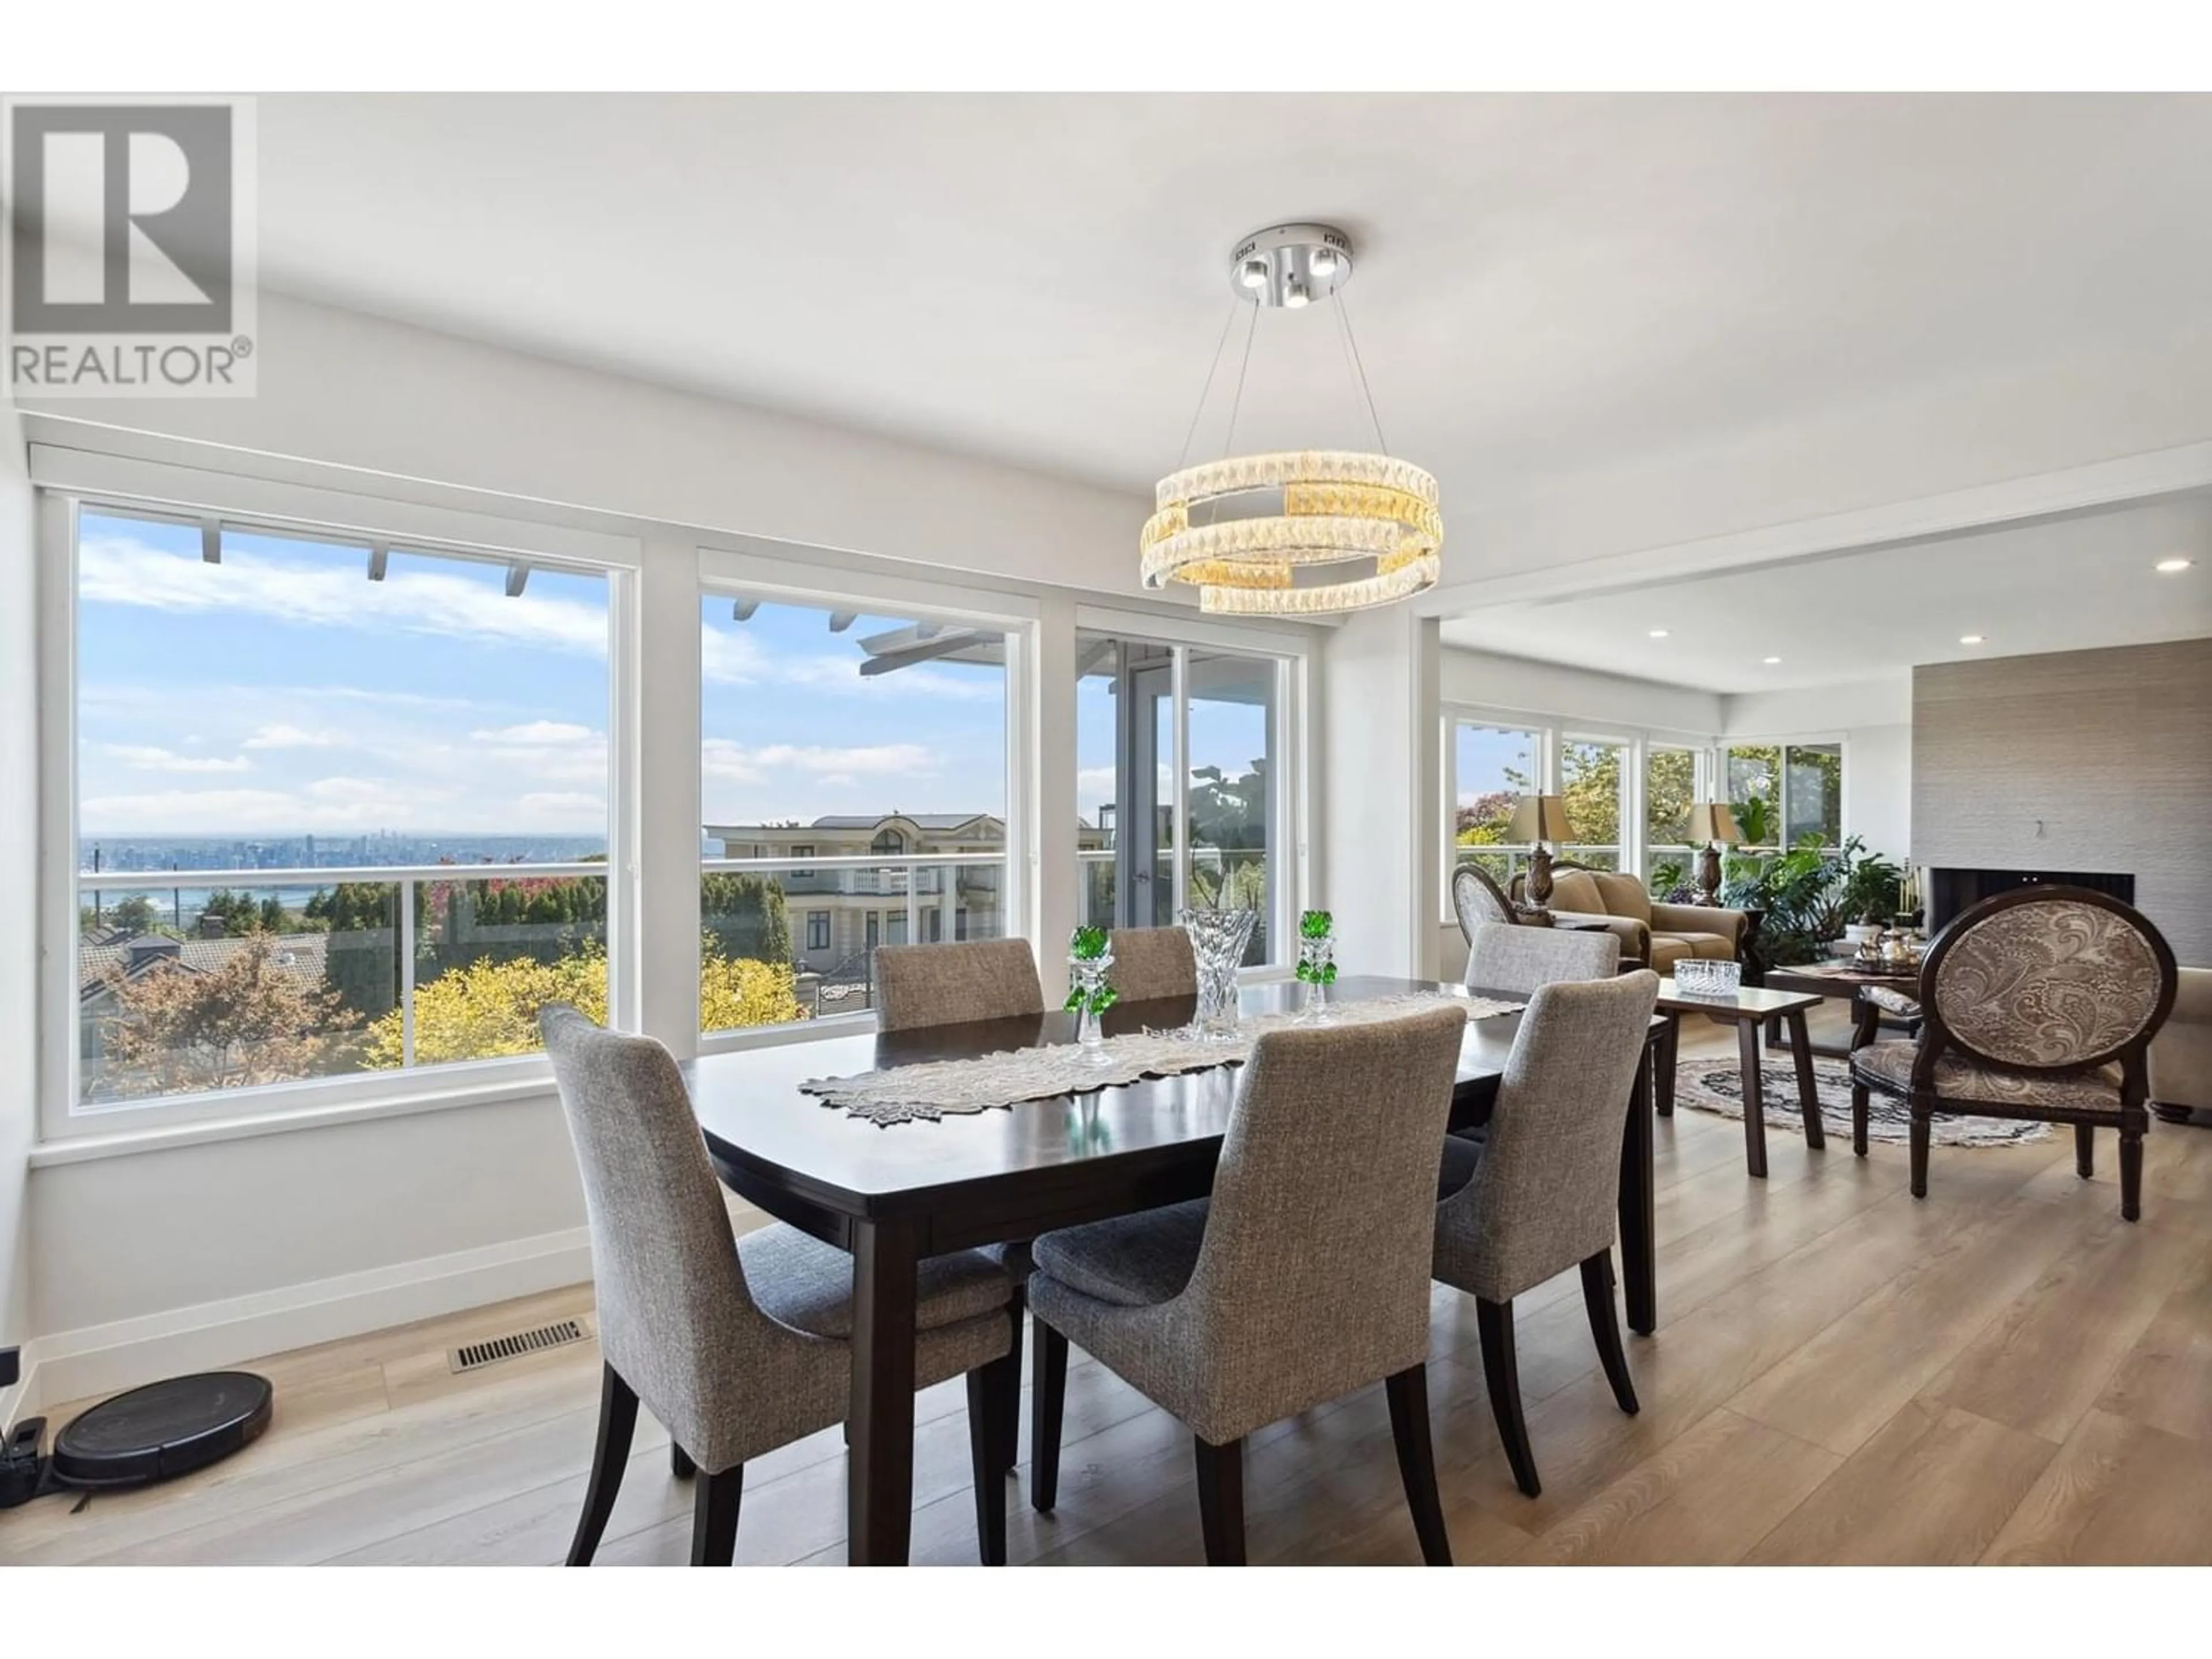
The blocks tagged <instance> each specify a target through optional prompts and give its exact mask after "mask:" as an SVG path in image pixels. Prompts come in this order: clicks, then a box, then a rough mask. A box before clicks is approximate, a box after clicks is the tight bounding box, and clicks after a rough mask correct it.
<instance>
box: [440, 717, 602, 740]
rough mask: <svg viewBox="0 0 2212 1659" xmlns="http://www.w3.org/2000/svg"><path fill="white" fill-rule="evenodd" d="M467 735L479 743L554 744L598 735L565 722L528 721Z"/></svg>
mask: <svg viewBox="0 0 2212 1659" xmlns="http://www.w3.org/2000/svg"><path fill="white" fill-rule="evenodd" d="M469 735H470V736H471V737H472V738H475V739H476V740H477V742H479V743H508V744H556V743H581V742H583V741H584V740H585V739H586V738H596V737H598V736H599V733H598V732H594V731H592V728H591V727H590V726H576V725H573V724H571V723H570V722H568V721H567V720H529V721H526V722H525V723H524V724H522V725H520V726H498V727H495V728H494V729H493V730H490V731H483V732H470V733H469Z"/></svg>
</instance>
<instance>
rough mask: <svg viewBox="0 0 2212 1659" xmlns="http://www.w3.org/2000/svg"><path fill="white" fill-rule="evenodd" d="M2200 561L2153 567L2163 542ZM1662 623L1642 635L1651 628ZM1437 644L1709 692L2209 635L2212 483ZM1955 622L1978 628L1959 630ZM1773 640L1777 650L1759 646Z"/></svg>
mask: <svg viewBox="0 0 2212 1659" xmlns="http://www.w3.org/2000/svg"><path fill="white" fill-rule="evenodd" d="M2166 558H2188V559H2193V560H2195V561H2196V563H2195V565H2194V566H2193V567H2192V568H2190V569H2188V570H2185V571H2182V572H2179V574H2172V575H2164V574H2160V573H2159V572H2157V571H2156V570H2154V568H2152V567H2153V566H2154V564H2156V562H2158V561H2159V560H2160V559H2166ZM1657 628H1663V629H1666V630H1667V637H1666V638H1665V639H1660V640H1655V639H1653V638H1651V637H1650V632H1651V630H1652V629H1657ZM1965 634H1979V635H1983V636H1984V642H1983V643H1982V644H1980V645H1978V646H1966V645H1961V644H1960V642H1959V640H1960V635H1965ZM2204 635H2212V498H2207V497H2204V496H2201V495H2200V496H2188V497H2181V498H2177V499H2174V500H2171V501H2160V502H2154V503H2146V504H2142V505H2139V506H2134V507H2124V508H2119V509H2115V510H2112V511H2107V512H2100V513H2084V514H2081V515H2079V516H2075V517H2068V518H2063V519H2055V520H2045V521H2043V522H2040V523H2034V524H2025V525H2020V526H2009V527H2004V528H1998V529H1990V530H1984V531H1978V532H1973V533H1972V534H1969V535H1961V536H1952V537H1946V538H1940V539H1936V540H1931V541H1923V542H1916V543H1911V544H1905V545H1900V546H1892V547H1886V548H1880V549H1875V550H1867V551H1856V552H1850V553H1845V554H1838V555H1834V556H1829V557H1825V558H1819V559H1801V560H1797V561H1795V562H1790V563H1787V564H1779V565H1773V566H1769V567H1767V568H1761V569H1756V570H1746V571H1739V572H1735V573H1732V574H1726V575H1717V576H1709V577H1703V578H1699V579H1697V580H1689V581H1680V582H1674V583H1668V584H1660V585H1654V586H1647V587H1642V588H1637V589H1632V590H1627V591H1622V592H1611V593H1605V594H1599V595H1595V596H1591V597H1587V598H1579V599H1561V600H1556V601H1551V602H1544V603H1534V604H1527V605H1495V606H1492V607H1489V608H1487V609H1486V610H1483V611H1478V612H1474V613H1472V614H1470V615H1468V616H1465V617H1456V618H1451V619H1448V620H1447V621H1446V622H1445V623H1443V637H1444V641H1445V642H1446V643H1447V644H1450V645H1459V646H1467V647H1474V648H1476V649H1479V650H1485V651H1493V652H1498V653H1503V654H1504V655H1507V656H1514V657H1525V658H1532V659H1536V660H1539V661H1544V662H1560V663H1568V664H1571V665H1575V666H1577V667H1582V668H1594V669H1601V670H1604V671H1608V672H1611V673H1615V674H1627V675H1631V676H1633V677H1635V678H1638V679H1647V680H1658V681H1662V682H1664V683H1666V684H1674V685H1686V686H1692V687H1695V688H1697V689H1699V690H1706V691H1724V692H1747V691H1765V690H1784V689H1786V688H1793V687H1798V686H1814V685H1832V684H1844V683H1847V682H1851V681H1859V680H1867V679H1872V678H1880V677H1882V676H1885V675H1889V674H1894V673H1898V672H1901V671H1905V670H1907V669H1909V668H1911V667H1912V666H1914V665H1917V664H1921V663H1937V662H1955V661H1959V660H1961V659H1966V658H1971V657H1980V656H2003V657H2011V656H2021V655H2027V654H2029V653H2036V652H2043V651H2075V650H2087V649H2089V648H2092V647H2099V646H2118V645H2143V644H2148V643H2151V642H2153V641H2159V640H2179V639H2195V638H2199V637H2202V636H2204ZM1770 656H1778V657H1780V658H1781V659H1782V660H1781V662H1780V663H1778V664H1774V665H1768V664H1766V663H1765V662H1764V661H1763V660H1762V659H1764V658H1766V657H1770Z"/></svg>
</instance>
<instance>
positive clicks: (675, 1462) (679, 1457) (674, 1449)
mask: <svg viewBox="0 0 2212 1659" xmlns="http://www.w3.org/2000/svg"><path fill="white" fill-rule="evenodd" d="M668 1472H669V1473H670V1474H672V1475H674V1476H675V1477H676V1478H677V1479H678V1480H690V1478H691V1477H692V1476H693V1475H695V1474H698V1473H699V1466H698V1465H697V1464H696V1463H694V1462H692V1461H691V1454H690V1452H688V1451H685V1450H684V1448H683V1447H681V1446H679V1445H678V1444H677V1443H675V1442H674V1441H673V1440H671V1441H670V1442H669V1443H668Z"/></svg>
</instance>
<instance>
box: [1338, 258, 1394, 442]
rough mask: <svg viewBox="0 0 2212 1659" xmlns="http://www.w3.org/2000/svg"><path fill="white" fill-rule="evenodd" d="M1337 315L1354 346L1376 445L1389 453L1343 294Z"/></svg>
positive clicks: (1355, 367) (1354, 365)
mask: <svg viewBox="0 0 2212 1659" xmlns="http://www.w3.org/2000/svg"><path fill="white" fill-rule="evenodd" d="M1336 317H1337V321H1338V322H1339V323H1340V324H1342V325H1343V328H1344V343H1345V344H1346V345H1347V346H1349V347H1351V348H1352V373H1353V374H1356V375H1358V378H1359V395H1360V396H1361V397H1363V398H1365V399H1366V400H1367V419H1368V421H1369V422H1370V424H1372V425H1373V427H1374V428H1375V447H1376V448H1377V449H1379V450H1381V451H1382V452H1383V453H1384V454H1385V455H1388V454H1389V453H1390V444H1389V440H1388V439H1386V438H1384V437H1383V417H1382V416H1380V415H1378V414H1376V412H1375V393H1374V392H1372V391H1370V389H1369V387H1368V385H1367V365H1366V363H1365V362H1363V361H1362V360H1361V358H1360V356H1359V337H1358V335H1356V334H1354V333H1353V332H1352V307H1351V305H1350V304H1349V303H1348V302H1347V301H1346V297H1345V296H1344V295H1341V294H1340V295H1337V296H1336Z"/></svg>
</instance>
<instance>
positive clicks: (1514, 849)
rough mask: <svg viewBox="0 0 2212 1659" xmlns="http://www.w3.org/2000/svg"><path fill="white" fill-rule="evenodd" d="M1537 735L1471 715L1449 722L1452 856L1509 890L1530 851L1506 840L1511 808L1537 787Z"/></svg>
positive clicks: (1540, 737)
mask: <svg viewBox="0 0 2212 1659" xmlns="http://www.w3.org/2000/svg"><path fill="white" fill-rule="evenodd" d="M1543 740H1544V739H1543V734H1542V733H1541V732H1534V731H1530V730H1528V729H1527V728H1526V727H1516V726H1486V725H1482V724H1480V723H1478V722H1476V721H1473V720H1459V721H1455V722H1454V724H1453V726H1452V761H1453V790H1454V805H1453V810H1452V861H1453V863H1454V864H1455V865H1458V864H1472V865H1474V866H1477V867H1478V868H1480V869H1482V870H1484V871H1486V872H1488V873H1489V875H1490V877H1491V878H1492V879H1493V880H1494V881H1496V882H1497V883H1498V885H1499V886H1500V887H1503V888H1506V889H1508V890H1510V888H1511V885H1512V882H1513V878H1514V877H1515V876H1516V875H1517V874H1519V873H1520V872H1521V869H1522V865H1523V864H1524V863H1525V862H1526V860H1527V859H1528V854H1529V852H1530V851H1531V850H1532V849H1531V848H1529V847H1528V845H1527V844H1526V843H1521V842H1514V841H1512V840H1511V839H1510V836H1511V834H1512V823H1513V809H1514V807H1515V806H1516V805H1518V804H1519V803H1520V799H1521V797H1522V796H1523V795H1526V794H1534V793H1537V791H1538V786H1539V785H1540V784H1541V781H1542V777H1543V752H1544V751H1543Z"/></svg>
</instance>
